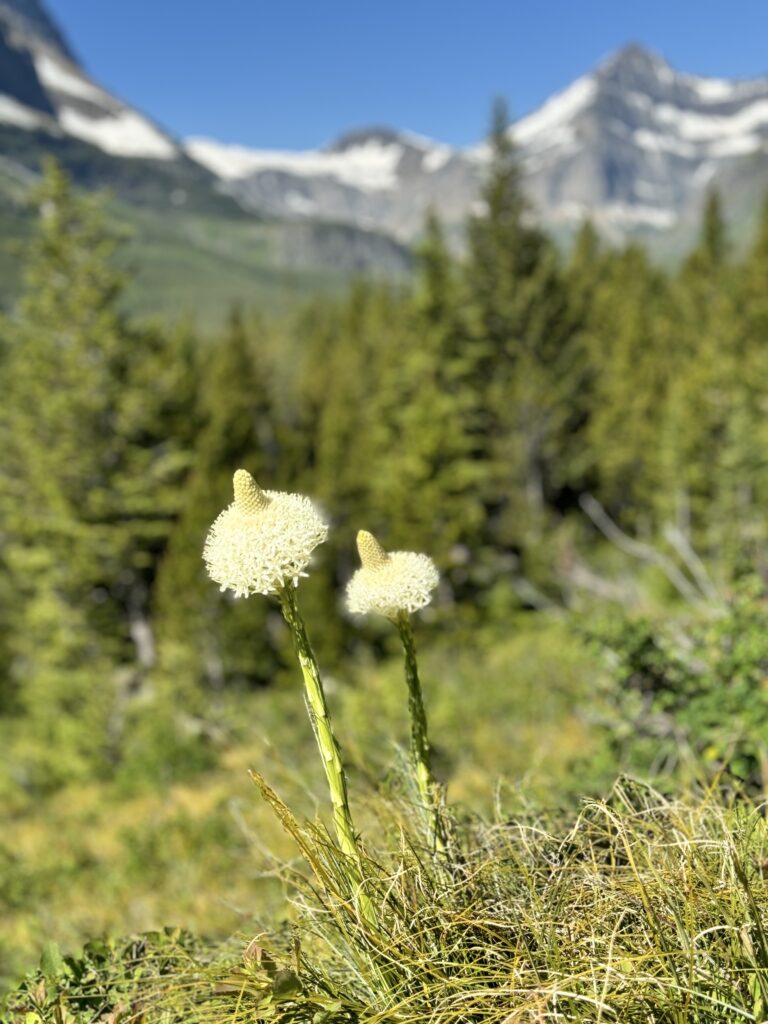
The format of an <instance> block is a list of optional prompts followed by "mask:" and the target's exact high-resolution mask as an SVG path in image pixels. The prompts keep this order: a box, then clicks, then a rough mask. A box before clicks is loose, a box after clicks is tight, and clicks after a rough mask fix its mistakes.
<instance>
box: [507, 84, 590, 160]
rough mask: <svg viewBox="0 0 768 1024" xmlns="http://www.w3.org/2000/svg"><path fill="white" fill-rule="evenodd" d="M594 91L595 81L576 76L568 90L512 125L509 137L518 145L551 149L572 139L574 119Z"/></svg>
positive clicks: (587, 104)
mask: <svg viewBox="0 0 768 1024" xmlns="http://www.w3.org/2000/svg"><path fill="white" fill-rule="evenodd" d="M596 93H597V83H596V81H595V80H594V78H593V77H592V76H591V75H587V76H585V77H584V78H579V79H577V80H576V81H575V82H574V83H573V84H572V85H569V86H568V88H567V89H563V91H562V92H559V93H556V94H555V95H554V96H553V97H552V98H551V99H549V100H547V102H546V103H545V104H544V105H543V106H541V107H539V109H538V110H535V111H534V112H533V113H532V114H529V115H528V116H527V117H524V118H522V119H521V120H520V121H518V122H517V123H516V124H514V125H513V126H512V136H513V138H514V140H515V142H517V144H518V145H519V146H523V147H526V148H527V147H531V148H550V147H551V146H553V145H557V144H559V143H560V142H570V141H571V139H572V138H573V127H572V126H573V120H574V118H575V117H576V116H577V115H578V114H579V113H581V111H582V110H584V109H585V108H586V107H588V106H589V104H590V103H591V102H592V100H593V99H594V98H595V95H596Z"/></svg>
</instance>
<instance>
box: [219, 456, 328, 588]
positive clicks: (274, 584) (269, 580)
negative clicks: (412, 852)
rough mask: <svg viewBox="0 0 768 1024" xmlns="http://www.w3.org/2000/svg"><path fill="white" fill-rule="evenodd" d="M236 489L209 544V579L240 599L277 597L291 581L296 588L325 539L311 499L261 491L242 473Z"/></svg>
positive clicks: (325, 531) (323, 526)
mask: <svg viewBox="0 0 768 1024" xmlns="http://www.w3.org/2000/svg"><path fill="white" fill-rule="evenodd" d="M233 484H234V491H235V500H234V501H233V502H232V504H231V505H230V506H229V507H228V508H225V509H224V511H223V512H222V513H221V515H220V516H219V517H218V519H216V521H215V522H214V523H213V525H212V526H211V528H210V530H209V531H208V536H207V537H206V539H205V547H204V548H203V559H204V560H205V567H206V569H207V570H208V575H209V576H210V577H211V579H212V580H213V581H214V582H216V583H218V584H219V586H220V588H221V590H232V591H234V594H235V596H236V597H248V595H249V594H276V593H277V592H278V591H279V590H280V589H281V588H282V587H284V586H285V585H286V583H288V582H291V583H292V584H293V585H294V586H295V585H296V584H297V583H298V580H299V577H300V576H306V573H305V572H304V570H305V569H306V567H307V566H308V565H309V561H310V558H311V557H312V552H313V551H314V549H315V548H316V547H317V545H318V544H322V542H323V541H324V540H325V538H326V537H327V535H328V525H327V523H325V522H324V521H323V520H322V518H321V517H320V514H319V512H318V511H317V509H316V508H315V506H314V505H313V504H312V502H311V501H310V500H309V498H305V497H304V496H303V495H301V494H285V493H283V492H282V491H262V489H261V488H260V487H259V485H258V484H257V483H256V481H255V480H254V479H253V477H252V476H251V474H250V473H248V472H247V471H246V470H244V469H238V471H237V472H236V473H235V476H234V480H233Z"/></svg>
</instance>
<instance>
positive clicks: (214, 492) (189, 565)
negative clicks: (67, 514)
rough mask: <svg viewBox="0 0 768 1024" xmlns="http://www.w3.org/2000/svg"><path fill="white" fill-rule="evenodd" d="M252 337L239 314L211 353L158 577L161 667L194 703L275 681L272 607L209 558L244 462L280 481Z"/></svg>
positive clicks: (266, 478) (264, 477) (267, 481)
mask: <svg viewBox="0 0 768 1024" xmlns="http://www.w3.org/2000/svg"><path fill="white" fill-rule="evenodd" d="M254 335H255V336H256V338H258V337H259V335H260V330H259V328H258V327H257V328H256V329H255V330H254V331H253V333H251V332H250V331H249V330H248V329H247V328H246V326H245V324H244V322H243V318H242V316H241V314H240V313H239V311H235V312H233V314H232V316H231V319H230V323H229V326H228V329H227V331H226V332H225V334H224V335H223V336H222V337H221V338H220V339H217V340H216V342H215V344H213V346H212V348H211V349H210V351H209V353H208V356H207V359H206V361H205V365H204V367H203V371H202V373H201V378H202V383H201V388H200V394H199V397H198V407H199V415H200V419H201V425H200V429H199V433H198V436H197V442H196V446H195V454H194V463H193V469H192V472H191V474H190V476H189V479H188V482H187V485H186V487H185V489H184V493H183V496H182V500H183V510H182V514H181V516H180V518H179V521H178V523H177V524H176V526H175V527H174V530H173V534H172V536H171V540H170V544H169V547H168V552H167V554H166V557H165V558H164V560H163V562H162V565H161V568H160V573H159V579H158V585H157V595H156V600H155V617H156V620H157V624H158V633H159V636H160V652H161V665H160V670H161V674H162V676H163V677H164V679H165V681H166V685H167V686H168V687H169V688H170V690H171V691H172V692H173V693H176V694H179V693H183V694H184V695H185V699H186V700H187V701H188V707H189V708H190V709H191V708H194V707H199V706H201V705H202V703H204V699H205V693H206V691H210V689H211V688H213V689H218V688H221V687H222V686H224V685H225V684H232V683H237V682H240V683H247V684H249V685H253V684H263V683H265V682H267V681H269V680H270V679H271V678H272V677H273V675H274V670H275V665H276V662H277V655H276V653H275V650H274V648H273V645H272V643H271V639H270V637H271V633H270V632H269V631H268V630H267V627H266V617H267V614H268V609H269V605H268V603H267V602H266V601H264V602H257V601H245V600H240V601H237V600H235V599H230V598H228V597H226V596H225V595H222V594H220V593H219V592H218V590H217V588H216V587H215V586H214V585H213V584H212V583H211V581H210V580H209V579H208V578H207V576H206V575H205V571H204V567H203V562H202V549H203V542H204V540H205V535H206V532H207V530H208V527H209V526H210V525H211V523H212V522H213V520H214V519H215V518H216V516H217V515H218V514H219V512H221V511H222V509H223V508H224V507H225V506H226V505H228V504H229V502H230V501H231V500H232V476H233V473H234V472H235V470H236V469H239V468H245V469H247V470H248V471H249V472H250V473H251V474H252V475H253V476H254V477H255V478H256V479H257V480H259V481H260V482H263V484H264V486H265V487H267V488H273V489H274V487H275V486H277V480H276V472H277V463H278V449H277V440H276V430H275V419H274V412H273V407H272V402H271V397H270V390H269V384H268V381H267V380H266V374H265V372H264V370H263V368H262V365H261V363H260V360H259V351H258V344H257V343H255V341H254Z"/></svg>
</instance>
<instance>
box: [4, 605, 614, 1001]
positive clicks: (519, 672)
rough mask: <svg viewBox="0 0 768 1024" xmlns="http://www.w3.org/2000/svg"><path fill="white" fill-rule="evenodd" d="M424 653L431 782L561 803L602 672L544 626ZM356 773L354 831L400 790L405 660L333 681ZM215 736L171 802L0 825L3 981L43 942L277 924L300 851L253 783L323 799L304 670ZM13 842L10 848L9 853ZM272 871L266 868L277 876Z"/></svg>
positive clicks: (108, 797) (79, 796)
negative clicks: (203, 769)
mask: <svg viewBox="0 0 768 1024" xmlns="http://www.w3.org/2000/svg"><path fill="white" fill-rule="evenodd" d="M420 639H421V640H422V644H421V646H422V658H421V670H422V678H423V683H424V688H425V696H426V700H427V708H428V712H429V713H430V715H431V722H430V728H431V734H432V736H433V737H434V738H435V741H436V753H437V765H436V767H437V770H438V774H439V775H441V777H442V778H444V779H445V780H447V782H448V791H449V796H450V798H451V800H452V801H453V802H454V803H455V804H456V805H457V806H459V807H465V808H466V809H467V813H476V812H479V811H480V810H483V811H486V812H490V811H491V810H492V808H493V806H494V802H495V799H496V795H497V783H499V780H500V779H501V778H502V777H503V778H504V779H505V780H506V782H505V786H506V787H507V789H506V796H505V800H506V802H507V804H508V805H509V806H510V807H512V806H522V805H523V804H524V803H525V802H526V801H528V800H529V799H533V798H534V797H538V798H541V800H542V801H543V802H545V803H546V802H549V803H552V802H553V801H554V802H557V801H559V800H566V801H567V800H568V799H569V794H570V793H572V791H573V780H572V769H573V767H574V765H576V764H578V763H579V762H580V761H581V760H582V758H583V755H584V752H585V749H586V748H588V747H589V746H591V745H594V743H595V742H597V736H596V734H595V733H594V731H593V730H592V729H591V727H590V726H589V724H588V723H587V722H586V721H585V720H584V718H583V715H582V713H581V711H580V707H581V705H583V703H584V700H585V695H586V694H588V692H589V690H590V687H591V685H592V683H593V680H594V678H595V673H596V672H597V671H598V669H597V667H596V665H595V663H594V662H593V660H592V658H591V656H590V655H589V654H587V653H586V652H585V651H584V650H583V649H582V648H581V646H580V645H579V643H578V642H577V641H575V640H574V639H573V638H572V637H571V636H570V635H569V634H568V633H567V632H566V631H565V630H564V629H563V628H562V627H561V626H560V625H559V624H557V623H546V624H545V623H542V625H541V627H540V628H535V629H533V630H530V629H529V630H528V631H526V632H524V633H521V634H520V635H517V636H512V637H510V638H509V639H507V640H501V641H497V643H495V644H493V645H492V646H490V647H489V648H488V650H486V651H479V652H476V653H475V652H470V651H466V652H464V653H463V654H461V653H459V652H456V651H455V650H452V649H450V648H447V647H444V646H443V645H442V643H436V642H435V643H431V642H430V640H429V639H428V637H427V636H426V635H423V636H422V637H421V638H420ZM326 682H327V689H328V697H329V702H330V704H331V709H332V714H333V717H334V724H335V728H336V731H337V734H338V735H339V737H340V738H341V739H342V742H343V746H344V753H345V757H346V759H347V761H348V762H349V764H350V776H351V784H352V792H351V797H352V801H353V805H354V813H355V819H356V822H357V823H358V827H360V828H361V829H362V830H363V831H364V832H366V834H367V833H368V832H369V831H371V830H373V831H375V830H376V827H377V821H376V816H377V813H378V812H377V809H376V803H375V800H374V801H373V803H371V795H372V794H373V793H375V792H376V791H378V790H380V789H383V790H384V791H391V792H393V793H397V792H399V789H400V784H399V781H398V780H399V778H400V776H399V774H398V772H397V770H396V767H397V765H398V764H400V763H402V759H403V754H402V751H403V750H405V749H407V745H408V735H409V727H408V721H407V713H406V710H405V688H404V687H405V684H404V682H403V678H402V671H401V665H400V660H399V657H395V658H393V659H392V661H387V662H385V663H384V664H382V665H378V666H377V665H375V664H370V665H367V666H365V665H364V666H358V667H357V668H356V669H355V670H354V671H353V673H352V674H351V676H350V677H345V678H342V677H341V676H338V677H334V678H329V679H327V680H326ZM219 717H220V721H221V725H222V727H223V729H224V730H225V736H226V739H225V741H224V742H225V749H224V750H223V751H222V757H221V763H220V766H219V767H218V768H217V769H216V770H215V771H212V772H209V773H207V774H205V775H202V776H199V777H198V778H196V779H195V780H193V781H191V782H188V783H185V784H183V785H176V786H173V787H171V788H170V789H168V790H160V789H157V788H156V787H154V786H149V785H148V786H147V788H145V789H138V790H135V791H134V792H131V793H126V791H125V788H124V786H123V788H118V787H117V786H107V785H106V784H100V783H99V782H96V781H94V782H93V783H92V784H90V785H89V786H87V787H72V788H70V789H67V790H65V791H63V792H60V793H58V794H56V795H54V796H52V797H50V798H48V799H47V800H45V801H41V802H36V803H31V804H28V805H21V806H18V805H17V806H16V807H11V806H10V804H9V805H7V806H6V809H5V812H4V813H2V814H0V836H2V838H0V912H1V913H2V916H3V932H2V934H3V939H2V945H0V961H1V962H2V971H0V973H1V974H2V975H3V976H4V977H5V979H6V981H8V980H9V979H10V978H12V977H13V976H14V975H16V974H17V973H18V972H19V971H20V970H22V969H23V968H25V967H28V966H29V965H30V964H31V963H34V962H35V961H36V959H37V958H38V957H39V955H40V953H41V952H42V950H43V948H44V946H45V943H46V942H48V941H55V942H57V943H58V944H59V945H60V946H61V947H62V948H63V949H64V950H66V951H69V952H74V951H76V950H77V948H78V947H79V946H80V944H81V943H83V942H84V941H86V939H88V938H91V937H94V936H97V935H101V934H112V935H126V934H129V933H132V932H137V931H144V930H146V929H157V928H161V927H162V926H164V925H180V926H184V927H186V928H190V929H192V930H194V931H197V932H200V933H203V934H207V935H218V936H225V935H227V934H230V933H232V932H236V931H242V932H248V931H251V932H253V930H254V929H255V928H256V927H257V925H256V922H257V921H260V922H261V924H262V926H264V925H266V924H271V925H274V923H275V921H277V920H279V919H280V918H281V917H282V916H284V914H285V902H284V899H283V895H282V888H281V886H280V885H279V884H278V883H277V882H276V881H275V880H274V878H273V877H271V875H270V874H269V871H268V872H267V875H265V870H266V869H267V868H268V867H269V866H270V865H272V863H273V857H276V858H278V859H281V858H282V859H283V860H285V859H290V857H291V856H292V853H293V851H292V849H291V846H290V844H289V843H288V841H287V840H286V837H285V836H284V834H283V832H282V831H281V829H280V828H279V827H278V826H277V824H276V822H275V820H274V817H273V815H272V813H271V811H270V810H269V808H268V807H266V806H265V805H264V803H263V801H262V800H261V799H260V798H259V797H258V794H257V793H256V791H255V788H254V786H253V784H252V782H251V781H250V779H249V778H248V774H247V772H248V769H249V768H255V769H257V770H258V771H260V772H261V773H262V774H263V775H264V776H265V777H266V778H267V779H268V780H269V782H270V784H271V785H273V786H274V787H275V789H276V790H277V791H278V792H279V793H280V795H281V796H282V797H283V798H284V799H285V800H286V801H287V802H288V803H289V804H290V805H291V807H292V808H294V810H296V812H297V813H298V814H300V815H307V816H309V817H310V818H312V817H314V815H315V813H316V811H317V809H318V808H321V807H324V805H325V800H326V794H325V792H324V786H323V784H322V780H321V779H320V780H318V777H317V776H318V773H317V770H316V769H317V765H316V757H317V753H316V748H315V744H314V738H313V736H312V732H311V729H310V726H309V723H308V722H307V720H306V714H305V712H304V708H303V706H302V697H301V684H300V678H299V675H298V670H296V674H295V678H294V676H290V677H289V681H288V683H287V684H286V685H284V686H282V687H280V688H278V689H276V690H274V689H273V690H269V691H263V692H258V693H254V694H251V695H250V696H249V695H241V696H240V697H236V698H232V700H231V703H230V704H229V705H228V706H226V707H225V708H223V709H222V710H221V713H220V716H219ZM10 836H13V841H12V842H11V840H10V838H9V837H10ZM269 870H270V871H271V867H270V869H269Z"/></svg>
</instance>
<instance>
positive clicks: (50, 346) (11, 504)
mask: <svg viewBox="0 0 768 1024" xmlns="http://www.w3.org/2000/svg"><path fill="white" fill-rule="evenodd" d="M35 199H36V203H37V206H38V210H39V214H40V216H39V222H38V229H37V233H36V235H35V236H34V238H33V239H32V241H31V243H30V246H29V251H28V254H27V258H26V262H25V267H24V291H23V294H22V296H21V298H20V300H19V302H18V305H17V308H16V310H15V312H14V314H13V315H12V316H11V317H10V318H9V320H8V321H7V323H6V325H5V334H6V337H7V339H8V349H7V357H6V359H5V364H4V383H5V389H6V401H5V402H4V404H3V408H2V412H0V440H1V441H2V445H3V450H4V453H5V472H4V474H3V476H2V478H0V517H2V529H3V534H4V538H5V552H4V557H5V560H6V563H7V566H8V571H9V577H10V581H11V585H12V588H13V594H14V605H13V607H14V614H13V623H12V639H11V646H12V654H13V659H14V666H15V672H16V681H17V692H18V699H19V704H20V710H21V712H22V713H23V714H25V715H26V716H27V719H28V723H29V730H28V733H27V735H28V736H29V737H30V744H29V745H28V749H25V752H24V758H23V761H22V759H20V760H19V765H20V767H19V772H21V773H22V774H24V773H25V772H26V773H27V775H26V777H27V779H28V781H29V782H30V784H39V785H46V784H49V783H54V782H56V781H58V780H60V779H61V778H64V777H67V776H77V775H83V774H86V773H87V772H88V771H90V770H92V769H93V768H94V767H95V766H96V765H98V764H101V765H102V766H105V765H106V764H108V763H109V762H110V761H113V760H114V759H115V758H116V757H117V756H118V748H119V738H120V730H121V721H122V708H123V706H124V704H125V702H126V700H127V699H128V696H129V693H130V691H131V690H132V689H133V688H134V687H135V685H136V676H135V669H136V667H137V666H138V667H139V668H147V667H148V666H149V663H150V662H151V661H152V658H153V641H152V635H151V630H150V627H149V612H148V608H149V599H150V591H151V586H152V581H153V578H154V570H155V565H156V562H157V558H158V557H159V554H160V552H161V551H162V549H163V546H164V544H165V541H166V538H167V534H168V530H169V528H170V523H171V520H172V518H173V516H174V515H175V514H176V511H177V504H178V497H177V491H178V481H179V479H180V477H181V476H182V475H183V471H184V454H183V453H184V440H183V438H182V437H181V436H174V431H175V430H176V429H177V428H178V429H179V430H180V431H181V432H182V433H183V431H184V418H183V411H184V407H185V405H186V400H187V392H186V391H185V388H186V385H187V383H188V381H187V376H186V371H187V368H188V367H187V364H186V363H185V358H184V353H185V352H186V350H187V347H188V346H187V341H188V339H186V338H185V337H184V335H183V334H182V333H179V334H177V335H175V336H174V339H173V342H169V340H168V339H167V338H165V337H164V336H163V335H161V334H160V333H159V332H157V331H153V330H145V329H134V328H131V327H129V326H128V325H127V324H126V322H125V321H124V319H123V317H122V315H121V314H120V312H119V300H120V296H121V291H122V286H123V283H124V282H123V276H122V274H121V273H119V272H118V271H117V270H116V269H115V266H114V254H115V249H116V246H117V244H118V239H117V237H116V235H115V232H114V231H113V230H111V229H110V228H109V227H108V225H107V223H106V221H105V217H104V214H103V211H102V209H101V207H100V203H99V201H98V200H95V199H81V198H79V197H77V196H76V195H75V194H74V193H73V191H72V189H71V186H70V185H69V182H68V181H67V179H66V177H65V176H64V175H63V173H62V172H61V171H60V170H59V169H58V168H57V167H56V166H55V165H49V166H48V168H47V171H46V175H45V178H44V181H43V183H42V185H41V186H40V188H39V190H38V192H37V194H36V197H35ZM169 347H173V349H174V351H173V353H170V352H169Z"/></svg>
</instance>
